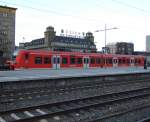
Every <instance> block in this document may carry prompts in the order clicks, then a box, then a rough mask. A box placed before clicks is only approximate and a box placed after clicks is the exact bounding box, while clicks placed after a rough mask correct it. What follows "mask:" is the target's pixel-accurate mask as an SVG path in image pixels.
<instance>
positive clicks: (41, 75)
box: [0, 67, 150, 82]
mask: <svg viewBox="0 0 150 122" xmlns="http://www.w3.org/2000/svg"><path fill="white" fill-rule="evenodd" d="M144 72H150V69H144V68H143V67H141V68H139V67H132V68H118V67H117V68H90V69H59V70H58V69H57V70H56V69H21V70H14V71H0V82H9V81H20V80H36V79H56V78H67V77H83V76H103V75H116V74H129V73H144Z"/></svg>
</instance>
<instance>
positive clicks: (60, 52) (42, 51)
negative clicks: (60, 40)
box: [19, 50, 145, 57]
mask: <svg viewBox="0 0 150 122" xmlns="http://www.w3.org/2000/svg"><path fill="white" fill-rule="evenodd" d="M19 53H36V54H37V53H38V54H47V53H53V54H58V53H59V54H60V55H62V54H66V55H88V56H99V55H102V56H106V57H145V56H143V55H122V54H102V53H83V52H64V51H49V50H19Z"/></svg>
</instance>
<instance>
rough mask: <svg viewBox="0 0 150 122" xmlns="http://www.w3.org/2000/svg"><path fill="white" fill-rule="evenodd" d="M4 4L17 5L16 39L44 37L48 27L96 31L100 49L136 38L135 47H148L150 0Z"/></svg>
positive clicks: (9, 0)
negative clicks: (112, 43)
mask: <svg viewBox="0 0 150 122" xmlns="http://www.w3.org/2000/svg"><path fill="white" fill-rule="evenodd" d="M0 5H4V6H5V5H7V6H9V7H16V8H17V11H16V35H15V42H16V45H19V43H21V42H30V41H31V40H34V39H37V38H43V37H44V31H45V30H46V27H48V26H53V27H54V29H55V31H56V35H59V34H60V31H61V29H64V30H65V31H66V30H67V31H69V32H70V31H72V32H78V33H79V32H80V33H82V32H85V33H86V32H89V31H90V32H92V33H93V35H94V37H95V43H96V47H97V48H98V50H101V48H102V47H104V46H105V33H104V31H100V32H95V31H96V30H104V27H105V25H106V29H109V28H114V27H116V28H118V29H111V30H107V31H106V43H111V42H132V43H134V50H135V51H145V46H146V45H145V44H146V35H150V7H149V5H150V0H0Z"/></svg>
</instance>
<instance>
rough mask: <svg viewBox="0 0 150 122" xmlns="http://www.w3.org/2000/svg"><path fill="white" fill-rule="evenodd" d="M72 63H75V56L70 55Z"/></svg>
mask: <svg viewBox="0 0 150 122" xmlns="http://www.w3.org/2000/svg"><path fill="white" fill-rule="evenodd" d="M70 64H75V57H72V56H71V57H70Z"/></svg>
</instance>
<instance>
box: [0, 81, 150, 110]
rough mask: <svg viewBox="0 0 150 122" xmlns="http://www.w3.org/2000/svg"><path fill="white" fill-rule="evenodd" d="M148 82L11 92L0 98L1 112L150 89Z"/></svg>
mask: <svg viewBox="0 0 150 122" xmlns="http://www.w3.org/2000/svg"><path fill="white" fill-rule="evenodd" d="M147 80H148V79H147ZM147 80H146V81H145V80H139V81H137V82H135V81H132V82H121V83H119V82H117V83H115V82H112V83H111V84H108V83H106V84H94V85H92V86H91V85H90V86H89V85H87V86H84V87H75V88H65V89H55V90H54V91H51V90H50V89H49V88H47V89H46V88H43V89H40V90H38V91H36V90H35V91H32V92H30V91H29V90H28V91H27V92H26V91H25V90H23V92H18V93H16V94H15V93H11V92H10V94H8V93H7V94H3V95H2V96H0V99H1V102H0V103H1V104H0V108H1V110H0V111H5V110H11V109H16V108H22V107H25V106H27V107H28V106H32V105H33V103H34V102H35V101H37V102H36V103H34V105H41V104H44V103H48V102H51V103H55V102H58V101H59V102H62V101H64V100H74V99H79V98H88V97H91V96H98V95H105V94H111V93H119V92H124V91H130V90H135V89H141V88H149V87H150V83H149V82H147ZM133 85H134V88H133Z"/></svg>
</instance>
